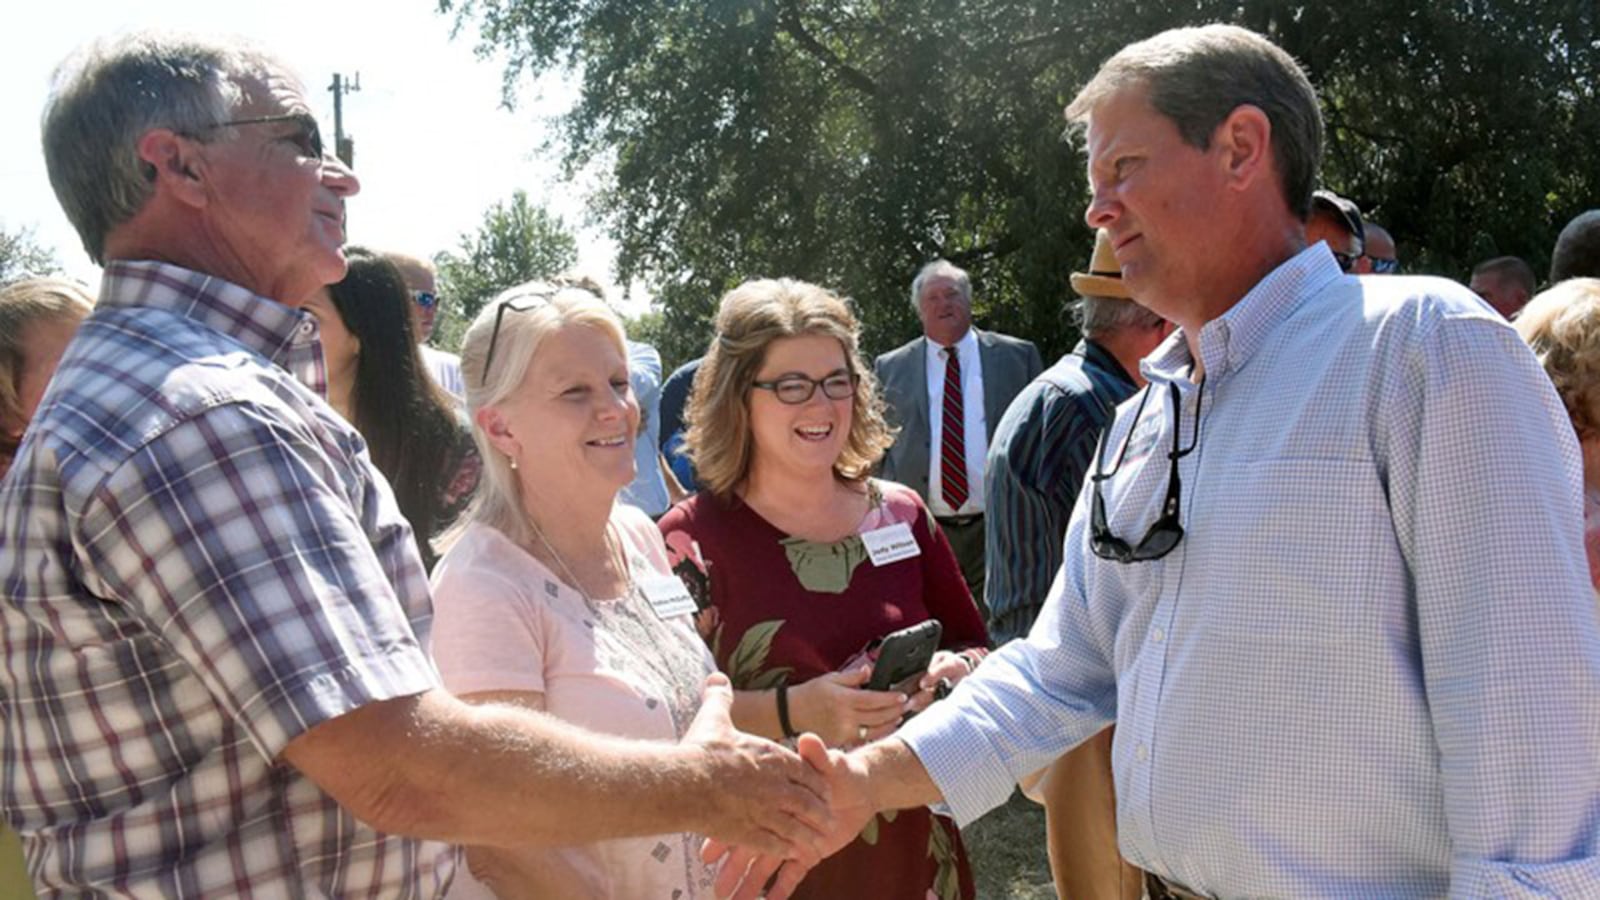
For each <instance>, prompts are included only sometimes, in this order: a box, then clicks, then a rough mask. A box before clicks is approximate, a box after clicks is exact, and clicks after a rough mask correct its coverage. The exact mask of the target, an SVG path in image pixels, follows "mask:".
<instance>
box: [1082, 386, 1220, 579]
mask: <svg viewBox="0 0 1600 900" xmlns="http://www.w3.org/2000/svg"><path fill="white" fill-rule="evenodd" d="M1168 387H1170V388H1171V389H1172V417H1173V422H1172V451H1171V452H1170V453H1168V454H1167V459H1169V460H1171V461H1172V462H1171V465H1170V467H1169V468H1168V469H1167V497H1166V499H1165V500H1163V501H1162V503H1161V517H1160V518H1158V519H1156V520H1155V522H1153V523H1151V525H1150V529H1149V530H1148V531H1146V532H1145V533H1144V537H1143V538H1141V539H1140V541H1139V544H1138V546H1130V545H1129V544H1128V542H1127V541H1125V540H1123V539H1122V538H1119V537H1117V536H1116V535H1114V534H1112V533H1111V528H1110V526H1109V525H1107V524H1106V502H1105V498H1104V497H1102V496H1101V493H1100V482H1102V481H1105V480H1106V479H1107V478H1110V477H1111V476H1113V475H1115V474H1117V472H1118V470H1120V469H1121V468H1122V461H1123V459H1125V458H1126V457H1127V455H1128V442H1129V441H1131V440H1132V439H1133V433H1134V431H1136V430H1137V429H1138V426H1139V417H1140V416H1141V415H1143V414H1144V404H1145V401H1147V400H1149V399H1150V393H1151V392H1150V391H1145V393H1144V397H1143V398H1141V399H1140V400H1139V407H1138V408H1137V409H1136V410H1134V413H1133V424H1132V425H1130V426H1129V427H1128V433H1127V434H1126V435H1125V436H1124V437H1123V438H1122V450H1121V452H1119V453H1118V454H1117V462H1116V464H1115V465H1113V466H1112V467H1111V471H1109V472H1104V471H1102V466H1103V463H1104V460H1103V458H1104V452H1103V451H1104V444H1105V438H1104V437H1102V438H1101V441H1100V443H1101V447H1100V448H1099V449H1097V450H1096V451H1095V457H1094V468H1095V471H1094V474H1093V475H1091V476H1090V481H1092V482H1093V485H1094V496H1093V498H1092V500H1093V502H1092V508H1091V510H1090V522H1089V526H1090V529H1089V549H1091V550H1093V551H1094V555H1095V556H1098V557H1100V558H1101V559H1109V560H1113V561H1115V562H1119V563H1123V564H1124V565H1126V564H1128V563H1136V562H1145V561H1146V560H1152V559H1160V558H1161V557H1163V556H1166V555H1167V554H1168V553H1171V552H1172V551H1173V548H1175V547H1177V546H1178V542H1179V541H1181V540H1183V525H1182V524H1180V523H1179V522H1178V508H1179V506H1180V504H1179V499H1180V495H1181V492H1182V483H1181V482H1180V481H1179V479H1178V460H1180V459H1182V458H1184V457H1185V456H1188V455H1189V454H1190V453H1193V452H1194V448H1195V447H1197V446H1199V445H1200V407H1201V404H1202V403H1204V402H1205V398H1206V393H1205V387H1206V380H1205V378H1204V377H1202V378H1201V379H1200V398H1199V399H1198V400H1196V401H1195V405H1194V438H1193V439H1192V440H1191V441H1190V442H1189V446H1188V448H1187V449H1184V450H1180V449H1178V432H1179V431H1180V430H1182V429H1181V427H1180V426H1181V425H1182V424H1183V420H1182V419H1181V418H1180V417H1179V415H1178V410H1179V409H1180V408H1181V406H1180V404H1181V402H1182V398H1181V397H1179V396H1178V386H1177V385H1176V384H1169V385H1168ZM1115 424H1116V420H1115V419H1113V420H1112V422H1111V425H1108V426H1106V432H1105V433H1106V435H1109V434H1111V427H1112V426H1114V425H1115Z"/></svg>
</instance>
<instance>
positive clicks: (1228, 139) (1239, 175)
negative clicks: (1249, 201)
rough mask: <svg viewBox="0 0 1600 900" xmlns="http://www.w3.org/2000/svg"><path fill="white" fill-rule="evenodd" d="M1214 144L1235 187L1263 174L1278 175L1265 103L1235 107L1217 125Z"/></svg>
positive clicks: (1251, 181)
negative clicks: (1262, 106)
mask: <svg viewBox="0 0 1600 900" xmlns="http://www.w3.org/2000/svg"><path fill="white" fill-rule="evenodd" d="M1212 145H1213V147H1215V148H1216V149H1217V150H1218V152H1219V154H1220V157H1219V159H1220V162H1221V164H1222V166H1223V168H1224V169H1225V170H1226V173H1227V179H1228V181H1229V183H1230V184H1231V185H1232V186H1233V187H1234V188H1235V189H1242V188H1245V187H1248V186H1249V185H1251V184H1253V183H1255V182H1256V181H1257V180H1258V179H1261V178H1263V177H1272V178H1276V174H1277V173H1276V170H1277V166H1276V164H1275V158H1274V157H1273V155H1272V120H1271V119H1268V118H1267V114H1266V113H1265V112H1263V111H1262V110H1261V107H1259V106H1255V105H1254V104H1250V103H1242V104H1240V105H1239V106H1236V107H1234V109H1233V112H1231V113H1228V117H1227V118H1226V119H1223V120H1222V124H1221V125H1218V126H1217V130H1216V132H1215V134H1214V135H1213V139H1212Z"/></svg>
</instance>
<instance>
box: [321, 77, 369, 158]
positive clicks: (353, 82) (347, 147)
mask: <svg viewBox="0 0 1600 900" xmlns="http://www.w3.org/2000/svg"><path fill="white" fill-rule="evenodd" d="M328 90H330V91H332V92H333V152H334V155H336V156H338V157H339V159H340V160H342V161H343V162H344V164H345V166H346V167H349V168H354V167H355V157H356V142H355V140H354V139H352V138H349V137H346V136H345V133H344V95H345V94H353V93H355V92H356V91H359V90H361V73H360V72H357V73H356V77H355V78H352V79H346V78H345V77H344V76H342V75H340V74H338V73H337V72H335V73H334V75H333V84H330V85H328Z"/></svg>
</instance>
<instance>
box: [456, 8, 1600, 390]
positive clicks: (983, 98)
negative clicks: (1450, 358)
mask: <svg viewBox="0 0 1600 900" xmlns="http://www.w3.org/2000/svg"><path fill="white" fill-rule="evenodd" d="M440 5H441V9H442V10H445V11H454V12H455V13H456V15H457V16H458V20H459V21H475V22H476V23H477V25H478V26H479V28H480V32H481V34H482V35H483V46H482V47H481V49H482V50H483V51H484V52H485V53H489V52H496V53H503V54H504V55H505V58H506V59H507V60H508V64H507V69H506V75H505V85H506V99H507V101H508V102H509V101H513V100H514V99H515V93H516V86H517V85H518V84H519V83H520V81H521V78H522V76H523V75H525V74H529V73H540V72H543V71H546V70H548V69H552V68H562V67H565V68H569V69H571V70H573V71H575V72H578V73H579V74H580V76H581V79H582V91H581V96H580V99H579V101H578V102H577V104H576V106H575V107H574V109H573V110H572V112H571V113H570V114H569V115H568V116H567V117H566V118H565V119H564V140H565V147H566V151H567V154H568V155H567V161H568V164H569V165H571V166H579V165H583V164H585V163H588V162H590V161H592V160H596V159H600V160H605V161H607V162H608V164H609V165H610V166H611V179H610V185H609V188H608V190H606V191H605V192H604V193H603V194H602V195H601V196H600V197H599V198H598V201H597V206H598V210H597V211H598V212H599V213H600V214H601V216H602V217H603V219H604V221H605V222H606V223H607V224H608V226H609V228H610V230H611V233H612V235H613V236H614V237H615V239H616V240H617V242H618V245H619V248H620V251H619V252H620V256H619V261H618V264H619V269H620V272H619V274H620V275H621V277H622V278H624V279H628V278H631V277H636V276H643V277H644V278H646V279H647V281H649V282H650V283H651V284H652V286H653V288H654V292H655V294H656V296H657V297H658V298H659V299H660V300H661V302H662V304H663V308H664V315H665V321H664V327H665V331H666V332H667V338H666V340H665V341H664V345H663V346H662V348H661V349H662V350H663V352H665V353H669V354H670V355H672V356H674V357H688V356H693V355H696V354H698V353H699V352H700V348H702V347H703V345H704V341H705V336H706V334H707V322H708V319H709V316H710V314H711V312H712V310H713V309H714V307H715V304H716V301H717V298H718V297H719V295H720V294H721V293H722V292H723V291H725V290H726V289H727V288H729V287H731V286H732V285H734V284H736V283H738V282H739V281H741V280H743V279H745V278H749V277H756V276H764V275H792V276H796V277H800V278H806V279H809V280H813V281H817V282H820V283H823V284H826V285H829V286H831V287H833V288H835V289H837V290H839V291H841V292H843V293H846V294H849V295H851V296H853V297H854V298H855V299H856V300H857V303H858V308H859V309H860V311H861V314H862V317H863V319H864V321H865V324H866V332H867V334H866V339H867V340H866V343H867V346H868V347H869V348H870V349H872V350H875V351H881V350H884V349H887V348H888V347H891V346H893V345H894V344H896V343H898V342H900V341H903V340H905V339H907V338H908V337H909V336H911V335H913V334H915V333H916V325H915V318H914V314H913V310H912V308H911V305H910V303H909V302H908V286H909V283H910V281H911V277H912V275H913V274H914V273H915V271H916V269H917V268H918V267H919V266H920V265H921V264H922V263H923V262H925V261H927V260H929V259H932V258H934V257H937V256H945V257H948V258H950V259H952V260H954V261H956V262H957V263H958V264H960V265H962V266H964V267H966V268H967V269H969V270H970V271H971V272H972V273H973V276H974V280H975V283H976V291H977V294H976V298H975V306H976V312H977V316H978V320H979V322H980V323H982V324H984V325H986V326H987V327H992V328H996V329H999V330H1002V331H1008V332H1011V333H1015V334H1020V335H1024V336H1027V337H1030V338H1033V339H1034V340H1035V341H1037V342H1038V343H1039V344H1040V345H1041V349H1042V350H1043V351H1044V352H1045V354H1046V356H1047V358H1049V357H1051V356H1053V355H1055V354H1057V353H1059V352H1061V351H1063V350H1065V349H1067V348H1068V347H1069V346H1070V344H1071V342H1072V341H1073V340H1074V339H1075V335H1074V334H1072V333H1071V329H1070V327H1069V326H1067V325H1066V324H1065V319H1064V317H1063V310H1064V307H1065V305H1066V303H1067V302H1068V301H1069V300H1070V299H1071V294H1070V290H1069V288H1068V286H1067V281H1066V277H1067V274H1068V273H1069V272H1071V271H1072V270H1073V269H1075V268H1082V266H1083V265H1084V264H1085V263H1086V262H1087V257H1088V254H1089V250H1090V247H1091V236H1090V233H1089V231H1088V228H1087V226H1086V225H1085V224H1084V223H1083V219H1082V213H1083V207H1084V203H1085V199H1086V196H1085V187H1084V177H1083V171H1082V170H1083V159H1082V154H1081V152H1080V151H1079V149H1078V148H1077V147H1076V146H1075V144H1074V142H1072V141H1070V140H1063V138H1062V132H1063V121H1062V118H1061V109H1062V108H1063V107H1064V106H1065V105H1066V103H1067V102H1068V101H1069V100H1070V99H1071V97H1072V95H1073V94H1074V93H1075V92H1076V90H1077V89H1078V87H1080V86H1081V85H1082V84H1083V83H1084V82H1085V81H1086V80H1087V78H1088V77H1089V76H1090V75H1091V74H1092V73H1093V71H1094V70H1095V68H1096V67H1097V66H1098V65H1099V63H1100V62H1101V61H1102V60H1103V59H1104V58H1105V57H1106V56H1108V55H1110V54H1111V53H1113V52H1115V50H1116V49H1117V48H1118V47H1120V46H1122V45H1123V44H1125V43H1128V42H1130V41H1133V40H1137V39H1139V38H1143V37H1146V36H1149V35H1151V34H1153V33H1155V32H1157V31H1160V30H1162V29H1164V28H1167V27H1171V26H1176V25H1184V24H1200V23H1204V22H1210V21H1231V22H1236V23H1238V24H1242V25H1245V26H1247V27H1250V28H1253V29H1255V30H1257V31H1261V32H1263V33H1266V34H1268V35H1269V36H1271V37H1272V38H1273V39H1274V40H1275V41H1277V42H1278V43H1279V44H1280V45H1282V46H1284V47H1285V48H1286V49H1288V50H1289V51H1290V52H1291V53H1293V54H1295V55H1296V56H1297V57H1298V58H1300V59H1301V60H1303V61H1304V62H1305V63H1306V65H1307V68H1308V71H1309V72H1310V73H1311V74H1312V77H1313V80H1314V81H1315V82H1316V83H1317V84H1318V86H1319V88H1320V90H1322V92H1323V94H1324V98H1325V104H1326V109H1327V117H1328V121H1329V126H1330V127H1329V155H1328V162H1327V166H1326V179H1325V180H1326V182H1327V183H1328V184H1329V185H1330V186H1332V187H1333V188H1335V189H1336V190H1339V191H1341V192H1342V193H1347V194H1350V195H1351V196H1353V197H1354V198H1355V199H1357V201H1358V202H1360V203H1361V205H1362V207H1363V208H1364V209H1371V210H1373V212H1374V217H1375V218H1376V219H1377V220H1379V221H1381V222H1383V223H1384V224H1385V225H1387V226H1389V227H1390V229H1391V231H1393V232H1394V233H1395V234H1396V236H1397V238H1398V239H1399V241H1400V250H1401V254H1402V258H1404V259H1406V260H1407V261H1408V264H1409V267H1410V268H1411V269H1413V270H1416V269H1418V268H1419V266H1420V267H1422V268H1427V269H1431V270H1433V271H1437V272H1441V273H1445V274H1450V275H1453V276H1456V277H1462V276H1463V275H1464V272H1465V270H1466V269H1467V268H1468V267H1469V266H1470V265H1471V264H1472V263H1473V262H1475V261H1477V260H1478V259H1481V258H1483V257H1485V256H1487V255H1491V254H1493V253H1519V254H1521V255H1524V256H1526V257H1527V258H1529V259H1530V261H1533V262H1534V264H1535V265H1536V266H1542V265H1543V264H1544V261H1545V259H1546V257H1547V255H1548V252H1549V249H1548V248H1549V247H1550V245H1551V244H1552V243H1553V240H1554V236H1555V232H1556V231H1557V230H1558V229H1559V228H1560V225H1561V224H1562V223H1563V222H1564V221H1565V219H1566V218H1567V217H1568V216H1570V215H1571V214H1572V213H1574V212H1576V211H1577V210H1579V209H1581V208H1583V207H1584V206H1586V205H1593V198H1594V197H1595V196H1596V195H1597V193H1600V192H1597V191H1596V187H1597V185H1596V180H1597V179H1600V165H1597V163H1600V141H1597V140H1596V138H1597V137H1600V134H1597V129H1600V115H1596V113H1597V112H1600V109H1597V108H1596V106H1597V101H1596V93H1595V91H1596V87H1595V72H1596V68H1595V62H1596V58H1595V57H1596V54H1597V53H1600V50H1597V45H1596V42H1595V34H1596V24H1597V23H1596V17H1597V13H1596V11H1595V7H1594V5H1593V3H1592V0H1583V2H1578V0H1567V2H1557V0H1544V2H1538V3H1530V2H1527V0H1436V2H1426V3H1425V2H1420V0H1399V2H1396V0H1381V2H1380V0H1343V2H1340V3H1337V4H1321V3H1282V2H1265V0H1231V2H1219V0H1141V2H1137V3H1103V2H1091V0H876V2H861V0H706V2H696V3H683V2H675V0H441V4H440Z"/></svg>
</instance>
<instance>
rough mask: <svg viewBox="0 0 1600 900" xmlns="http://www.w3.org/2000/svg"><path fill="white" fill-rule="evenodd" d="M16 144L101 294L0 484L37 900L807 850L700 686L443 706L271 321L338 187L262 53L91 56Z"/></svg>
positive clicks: (326, 277)
mask: <svg viewBox="0 0 1600 900" xmlns="http://www.w3.org/2000/svg"><path fill="white" fill-rule="evenodd" d="M44 144H45V155H46V159H47V164H48V168H49V171H50V178H51V182H52V184H53V186H54V188H55V190H56V193H57V196H58V197H59V198H60V200H61V202H62V205H63V207H64V208H65V209H66V212H67V214H68V216H69V218H71V220H72V222H73V224H74V225H75V227H76V228H77V229H78V232H79V234H80V236H81V237H82V238H83V241H84V245H85V247H86V248H87V250H88V251H89V254H90V255H91V256H92V257H93V258H94V259H95V260H96V261H98V262H101V263H102V264H103V265H104V266H105V279H104V282H103V284H102V287H101V295H100V300H99V304H98V306H97V308H96V311H95V313H94V315H93V316H92V317H91V318H90V319H89V320H88V321H87V322H86V323H85V324H84V326H83V328H82V330H81V331H80V332H79V334H78V336H77V338H76V339H75V340H74V341H73V343H72V345H71V347H70V348H69V349H68V351H67V353H66V354H65V356H64V357H63V359H62V362H61V366H60V368H59V369H58V371H57V374H56V377H55V380H54V382H53V383H52V385H51V387H50V389H49V391H48V392H47V395H46V397H45V399H44V401H43V403H42V404H41V406H40V411H39V414H38V417H37V419H36V420H35V422H34V423H33V426H32V427H31V429H30V430H29V432H28V435H27V437H26V439H25V441H24V444H23V447H22V448H21V450H20V452H19V453H18V455H17V459H16V463H15V466H14V467H13V469H12V471H11V473H10V475H9V476H8V477H7V478H6V480H5V481H4V482H0V581H3V583H4V585H5V596H4V600H3V601H0V640H3V641H4V648H5V656H4V665H3V673H0V679H3V681H0V687H3V693H4V697H3V704H4V721H5V729H6V730H5V735H4V745H3V746H4V770H3V771H4V781H3V791H0V797H3V801H4V807H5V813H6V816H7V818H8V819H9V820H10V822H11V823H12V824H13V825H14V826H15V827H16V829H17V830H18V831H19V832H20V833H21V834H22V836H23V839H24V844H25V849H26V854H27V860H28V867H29V870H30V872H31V874H32V877H33V878H34V881H35V883H36V885H37V887H38V889H39V891H40V892H41V894H43V895H47V896H49V895H57V894H60V895H66V894H71V895H79V894H84V893H108V894H118V895H133V896H171V897H221V896H264V897H300V896H317V897H323V896H328V897H332V896H340V897H385V898H390V897H422V896H439V895H441V894H442V893H443V892H444V890H445V888H446V887H447V886H448V884H449V881H450V877H451V873H452V872H453V870H454V866H455V853H454V850H453V849H452V848H450V847H449V846H448V845H447V844H445V843H426V842H424V841H422V840H419V839H418V838H429V839H432V840H437V841H448V842H455V843H473V844H498V845H506V844H517V843H558V842H559V843H582V842H587V841H593V840H597V839H603V838H609V837H620V836H627V835H637V834H650V833H657V832H663V831H682V830H696V831H702V832H706V833H709V834H713V835H728V836H730V837H736V838H740V839H743V840H746V841H752V842H758V843H762V844H765V845H766V846H767V847H769V848H770V849H771V850H772V851H773V852H776V853H793V854H799V855H806V854H809V853H814V851H815V847H814V841H815V833H816V830H817V828H818V827H820V826H821V825H823V824H824V823H825V821H826V810H825V805H824V804H823V803H822V802H821V799H820V793H821V792H822V790H823V788H822V786H821V782H820V780H819V779H818V777H817V776H816V775H815V774H814V773H813V772H812V771H811V770H810V769H809V768H808V767H806V766H805V765H804V763H802V762H801V761H800V760H799V758H798V757H796V756H794V755H793V754H791V753H789V752H788V751H786V750H784V749H782V748H780V747H777V746H776V745H773V744H769V743H767V742H764V741H759V740H757V739H754V738H749V737H745V736H741V735H738V733H737V732H735V731H734V730H733V729H732V727H731V725H730V724H729V723H728V720H727V715H726V713H727V703H728V701H729V699H730V696H731V695H730V693H729V691H728V689H727V687H726V683H725V682H722V683H718V684H715V685H713V686H711V687H709V688H708V691H707V700H706V703H705V705H704V708H703V710H702V714H701V716H700V718H699V719H697V720H696V723H695V726H694V727H693V729H692V730H691V734H690V737H689V739H687V740H686V741H685V742H684V744H682V745H678V746H667V745H647V744H637V743H628V742H623V741H621V740H615V739H609V738H603V737H599V736H595V735H591V734H588V733H585V732H582V731H580V730H578V729H576V728H572V727H569V726H565V725H562V724H560V723H557V722H555V721H554V720H551V719H547V718H545V717H542V716H539V715H537V714H535V713H530V712H526V711H521V710H515V709H509V708H498V709H497V708H494V707H468V706H466V705H464V704H461V703H459V702H457V701H455V700H454V699H452V698H450V697H449V696H448V695H447V694H445V693H444V692H443V691H442V690H441V689H440V687H439V680H438V676H437V674H436V673H435V671H434V669H433V667H432V665H431V663H430V662H429V660H428V658H427V656H426V654H425V652H424V649H423V648H424V644H425V641H426V638H427V626H428V620H429V600H428V592H427V585H426V582H425V580H424V575H423V570H422V567H421V564H420V562H419V560H418V558H417V554H416V550H415V547H414V545H413V542H412V540H411V536H410V534H409V532H408V530H407V527H406V525H405V522H404V520H403V519H402V518H401V516H400V514H399V510H398V508H397V507H396V505H395V501H394V497H393V494H392V493H391V491H390V490H389V487H388V485H387V484H386V483H385V482H384V480H383V478H382V476H381V475H379V473H378V472H377V470H376V469H375V468H374V467H373V466H372V464H371V461H370V460H369V458H368V457H367V454H366V452H365V450H364V449H363V444H362V442H361V439H360V437H359V436H358V435H357V433H356V432H355V431H354V430H353V429H352V428H351V427H350V426H349V425H348V424H347V423H345V422H344V421H343V420H341V419H340V418H339V416H338V415H337V414H335V413H334V412H333V411H332V410H331V409H330V408H329V407H328V406H327V404H326V403H325V402H324V399H323V396H322V394H323V377H322V375H323V373H322V353H321V346H320V343H319V340H318V331H317V323H316V321H315V319H313V318H312V317H311V316H310V315H309V314H307V313H305V312H302V311H301V310H300V309H298V308H297V307H298V304H299V302H300V301H301V300H302V299H303V298H305V297H306V296H307V295H309V294H311V293H312V292H313V291H314V290H315V289H316V288H317V287H318V286H320V285H324V284H328V283H331V282H335V281H338V280H339V279H340V278H341V277H343V273H344V259H343V256H342V255H341V251H340V246H341V244H342V242H343V217H344V202H345V199H346V198H347V197H349V196H351V195H353V194H355V193H356V191H357V190H358V188H359V185H358V183H357V181H356V179H355V176H354V175H352V174H351V172H350V171H349V170H348V169H346V168H345V167H344V166H343V165H341V164H340V163H339V162H338V161H337V160H336V159H334V158H332V157H331V156H329V155H327V154H325V153H324V148H323V147H322V142H321V137H320V134H319V132H318V130H317V125H316V120H315V119H314V118H312V116H311V115H310V112H309V107H308V105H307V103H306V101H305V98H304V96H303V92H302V89H301V87H300V85H299V83H298V82H297V81H296V80H295V79H294V78H293V77H292V76H291V75H290V74H289V73H288V72H287V71H286V70H285V69H284V68H283V67H282V66H281V65H280V64H278V63H277V62H276V61H275V60H273V59H272V58H271V57H269V56H266V55H264V54H263V53H261V52H260V51H258V50H256V49H253V48H251V47H248V46H243V45H235V44H219V43H211V42H204V41H198V40H195V39H188V38H176V37H170V36H160V35H133V36H130V37H126V38H122V39H119V40H117V41H115V42H112V43H103V44H98V45H96V46H93V47H91V48H89V49H87V50H86V51H84V52H83V53H82V54H80V55H79V56H78V57H77V58H75V59H74V60H72V61H70V62H69V63H68V64H67V65H65V66H64V67H63V68H62V70H61V71H60V72H59V73H58V76H57V84H56V86H55V89H54V91H53V93H52V97H51V100H50V103H49V105H48V107H47V109H46V114H45V123H44ZM400 835H406V836H405V837H402V836H400Z"/></svg>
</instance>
